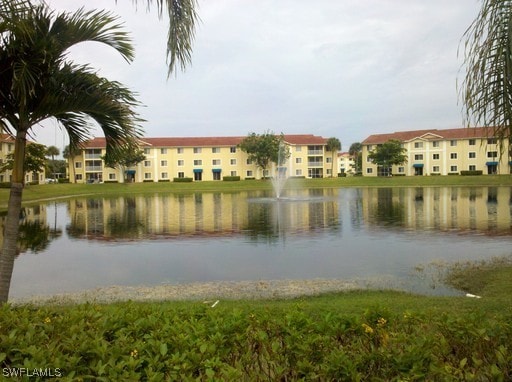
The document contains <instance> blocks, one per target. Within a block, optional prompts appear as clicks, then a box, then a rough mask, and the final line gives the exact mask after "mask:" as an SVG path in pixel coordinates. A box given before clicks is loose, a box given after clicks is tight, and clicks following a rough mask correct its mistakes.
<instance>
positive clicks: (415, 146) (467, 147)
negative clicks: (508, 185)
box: [363, 129, 511, 176]
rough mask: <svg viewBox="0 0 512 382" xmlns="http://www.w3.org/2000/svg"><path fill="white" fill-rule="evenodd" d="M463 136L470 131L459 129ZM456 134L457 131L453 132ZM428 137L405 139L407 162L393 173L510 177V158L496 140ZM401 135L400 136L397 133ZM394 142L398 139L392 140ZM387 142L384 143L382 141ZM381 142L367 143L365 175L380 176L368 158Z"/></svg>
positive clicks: (506, 146) (472, 137)
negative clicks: (474, 172) (473, 172)
mask: <svg viewBox="0 0 512 382" xmlns="http://www.w3.org/2000/svg"><path fill="white" fill-rule="evenodd" d="M459 130H461V134H463V133H466V134H467V130H468V129H459ZM449 131H450V132H452V133H453V132H454V131H455V129H454V130H449ZM436 132H437V133H439V134H440V135H437V134H436V135H434V134H427V135H424V136H419V137H415V138H412V139H409V140H407V141H404V140H402V147H404V148H405V149H406V155H407V162H406V163H404V164H403V165H400V166H393V167H392V174H393V175H396V174H399V175H405V176H415V175H450V174H460V172H461V171H469V170H477V171H482V173H483V174H510V173H511V172H510V165H509V160H510V159H509V157H508V155H506V154H503V155H501V156H500V147H499V145H498V144H497V142H496V140H495V139H493V138H489V139H488V138H486V137H476V136H469V137H460V138H457V137H448V138H445V137H443V136H442V133H443V130H439V131H436ZM396 134H397V136H399V134H400V133H396ZM390 139H396V138H393V137H391V138H390ZM381 143H384V142H381ZM378 144H380V143H367V144H365V143H364V142H363V176H378V175H379V173H378V168H377V166H376V165H375V164H373V163H371V162H370V161H369V159H368V154H369V153H370V152H371V151H373V150H375V149H376V147H377V145H378ZM503 144H504V147H503V149H502V152H503V153H508V142H504V143H503Z"/></svg>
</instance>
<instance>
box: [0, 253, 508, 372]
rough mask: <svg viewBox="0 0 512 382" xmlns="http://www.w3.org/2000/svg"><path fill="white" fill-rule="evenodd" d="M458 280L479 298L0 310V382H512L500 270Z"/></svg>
mask: <svg viewBox="0 0 512 382" xmlns="http://www.w3.org/2000/svg"><path fill="white" fill-rule="evenodd" d="M493 267H499V271H500V280H499V281H496V278H495V277H493V273H492V272H489V270H493ZM484 268H485V269H484ZM479 269H481V270H482V272H479ZM494 270H497V269H494ZM466 271H467V272H466ZM475 275H478V277H476V278H477V279H478V285H474V286H473V285H472V280H473V279H475ZM456 279H457V280H458V281H457V282H461V281H462V282H463V284H464V285H465V286H466V289H467V290H468V291H469V292H474V293H475V292H476V290H479V291H480V292H481V298H480V299H476V298H466V297H422V296H414V295H410V294H405V293H398V292H391V291H384V292H382V291H381V292H377V291H359V292H347V293H339V294H329V295H323V296H318V297H308V298H300V299H292V300H243V301H229V300H222V301H220V302H218V303H216V304H214V303H213V301H210V302H208V303H205V302H202V301H189V302H160V303H134V302H120V303H114V304H108V305H99V304H93V303H91V304H82V305H74V306H45V307H34V306H20V307H10V306H4V307H3V308H1V309H0V363H1V364H2V368H3V370H4V373H5V372H6V371H5V370H10V371H11V372H13V370H19V369H18V368H21V367H25V368H26V369H27V370H29V371H31V372H33V370H34V369H40V368H50V369H52V370H53V371H54V372H58V373H60V374H61V375H62V376H63V380H100V381H101V380H105V381H109V380H126V381H138V380H148V381H161V380H204V381H207V380H212V381H213V380H232V381H241V380H247V381H249V380H250V381H262V380H265V381H269V380H272V381H274V380H283V381H284V380H299V379H304V380H320V381H326V380H349V381H357V380H382V381H393V380H397V381H398V380H409V381H412V380H422V381H424V380H426V381H439V380H442V381H459V380H493V381H506V380H510V379H511V378H512V349H511V348H510V344H511V343H512V326H511V318H512V306H511V304H510V295H511V293H512V283H511V282H510V280H512V267H511V266H510V262H507V263H500V264H494V265H493V264H490V265H489V264H487V265H486V266H485V267H483V268H482V267H481V265H478V266H477V267H465V266H460V265H459V266H457V277H456ZM506 280H509V281H508V282H507V281H506ZM473 287H475V288H477V289H475V290H472V288H473ZM55 369H57V371H55ZM4 375H5V374H4ZM31 380H32V379H31ZM34 380H37V378H35V379H34Z"/></svg>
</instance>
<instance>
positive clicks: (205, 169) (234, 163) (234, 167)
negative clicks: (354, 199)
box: [69, 135, 336, 183]
mask: <svg viewBox="0 0 512 382" xmlns="http://www.w3.org/2000/svg"><path fill="white" fill-rule="evenodd" d="M293 137H295V138H294V139H295V140H304V141H305V140H307V138H308V137H309V136H306V135H305V136H293ZM297 137H299V138H300V139H297ZM312 137H313V141H312V143H311V144H309V143H308V142H287V141H286V139H285V143H286V144H287V145H288V147H289V151H290V154H291V155H290V157H289V158H288V161H287V163H286V168H287V170H286V171H287V174H288V176H292V177H306V178H314V177H326V176H330V172H331V161H332V153H331V152H328V151H327V150H326V146H325V142H326V139H324V138H321V137H314V136H312ZM215 139H216V142H217V143H215V144H211V143H209V141H211V140H212V138H204V139H203V140H204V142H205V143H201V138H197V144H195V145H179V144H167V145H165V144H151V143H150V141H151V139H150V138H147V139H144V140H143V141H141V146H140V147H141V149H142V150H144V155H145V157H146V158H145V160H144V161H142V162H141V163H139V164H137V165H136V166H134V167H132V168H129V169H121V168H115V169H112V168H108V167H105V165H104V162H103V160H102V159H101V158H102V157H103V156H104V155H105V152H106V150H105V145H104V140H103V139H98V138H97V139H94V140H92V141H90V142H89V143H87V144H86V147H84V149H82V150H81V152H80V153H79V154H78V155H76V156H75V157H74V158H72V160H70V161H69V174H70V181H71V182H75V183H85V182H105V181H109V182H124V181H125V179H124V178H125V176H124V174H125V171H127V170H128V171H129V172H130V177H131V178H132V179H131V178H130V179H128V181H133V182H160V181H173V179H174V178H192V179H194V180H195V181H213V180H222V178H223V177H225V176H240V178H241V179H251V178H254V179H261V178H264V177H268V176H272V175H273V174H274V172H275V169H274V168H269V169H268V170H267V173H266V174H264V173H263V171H262V170H261V169H259V168H258V167H257V166H256V165H255V164H254V163H248V159H247V154H246V153H244V152H243V151H241V150H240V149H239V148H238V147H237V143H235V142H239V141H241V140H242V138H240V139H238V140H237V139H235V138H234V137H226V138H225V141H226V143H223V142H222V141H223V138H222V137H221V138H215ZM154 140H155V141H158V142H164V143H165V140H166V139H165V138H162V139H156V138H155V139H154ZM169 140H172V138H169ZM335 155H336V153H335ZM335 171H336V169H335Z"/></svg>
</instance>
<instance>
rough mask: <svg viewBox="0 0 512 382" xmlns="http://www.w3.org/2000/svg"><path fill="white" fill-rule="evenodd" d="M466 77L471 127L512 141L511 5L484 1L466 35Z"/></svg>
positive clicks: (499, 0)
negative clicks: (487, 128)
mask: <svg viewBox="0 0 512 382" xmlns="http://www.w3.org/2000/svg"><path fill="white" fill-rule="evenodd" d="M463 40H464V45H463V46H464V56H465V61H464V65H465V67H466V75H465V78H464V80H463V81H462V84H461V85H462V86H461V87H460V90H459V91H460V96H461V98H462V101H463V107H464V114H465V118H466V121H467V123H468V125H471V124H474V125H477V126H479V125H480V126H488V127H489V135H490V136H494V137H497V138H499V141H500V142H501V143H502V144H501V148H502V150H503V149H504V148H505V147H504V145H503V143H505V142H508V140H509V139H510V138H512V98H511V97H512V4H511V2H510V1H508V0H483V2H482V8H481V10H480V13H479V14H478V15H477V17H476V19H475V20H474V21H473V23H472V24H471V25H470V27H469V28H468V29H467V31H466V32H465V34H464V36H463Z"/></svg>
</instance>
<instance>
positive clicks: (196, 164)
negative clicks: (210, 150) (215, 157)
mask: <svg viewBox="0 0 512 382" xmlns="http://www.w3.org/2000/svg"><path fill="white" fill-rule="evenodd" d="M202 165H203V161H202V160H201V159H194V166H202Z"/></svg>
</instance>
